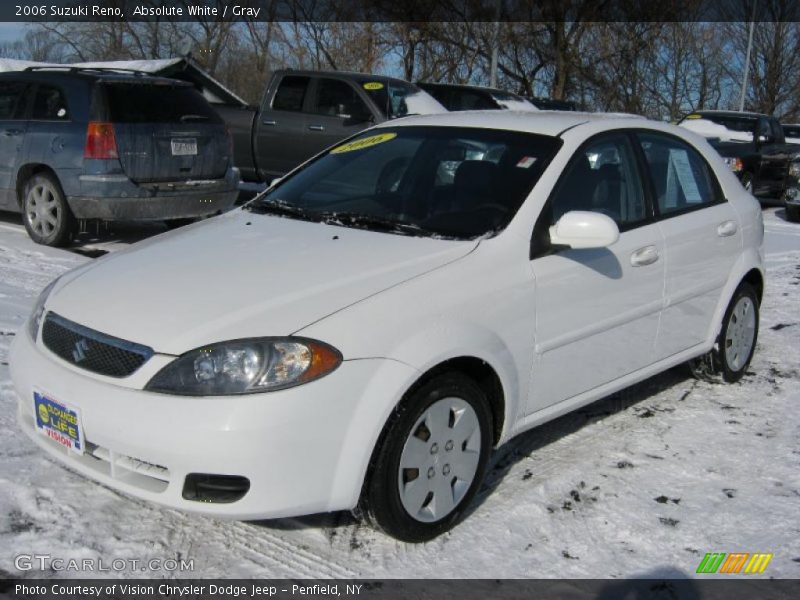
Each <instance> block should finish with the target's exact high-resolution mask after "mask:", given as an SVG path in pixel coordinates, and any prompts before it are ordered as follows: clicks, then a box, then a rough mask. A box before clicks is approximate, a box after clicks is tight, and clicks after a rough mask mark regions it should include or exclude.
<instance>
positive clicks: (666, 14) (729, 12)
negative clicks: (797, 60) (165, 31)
mask: <svg viewBox="0 0 800 600" xmlns="http://www.w3.org/2000/svg"><path fill="white" fill-rule="evenodd" d="M754 3H755V9H754ZM751 20H755V21H759V22H767V21H771V22H778V21H800V2H797V1H796V0H659V1H657V2H656V1H654V0H50V1H49V2H46V1H38V2H37V1H33V0H16V1H15V0H4V1H3V2H2V3H0V21H4V22H41V21H48V22H63V21H81V22H87V21H129V22H137V21H233V22H236V21H262V22H264V21H288V22H292V21H294V22H301V21H320V22H322V21H325V22H334V21H341V22H344V21H349V22H356V21H357V22H368V21H372V22H387V21H392V22H412V23H424V22H453V21H469V22H480V21H483V22H490V21H525V22H564V21H566V22H572V21H583V22H626V21H630V22H697V21H706V22H711V21H751Z"/></svg>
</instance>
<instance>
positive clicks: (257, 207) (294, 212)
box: [243, 198, 311, 220]
mask: <svg viewBox="0 0 800 600" xmlns="http://www.w3.org/2000/svg"><path fill="white" fill-rule="evenodd" d="M243 208H244V209H245V210H249V211H250V212H254V213H256V214H270V215H280V216H282V217H294V218H296V219H305V220H310V219H311V215H309V213H307V212H306V211H305V209H302V208H300V207H299V206H296V205H294V204H290V203H289V202H286V201H285V200H281V199H279V198H277V199H275V200H261V201H260V202H251V203H249V204H246V205H245V206H244V207H243Z"/></svg>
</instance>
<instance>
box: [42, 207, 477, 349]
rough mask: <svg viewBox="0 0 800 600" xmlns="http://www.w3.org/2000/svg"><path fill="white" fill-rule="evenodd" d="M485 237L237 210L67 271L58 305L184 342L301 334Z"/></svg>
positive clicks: (127, 330) (115, 328) (152, 337)
mask: <svg viewBox="0 0 800 600" xmlns="http://www.w3.org/2000/svg"><path fill="white" fill-rule="evenodd" d="M477 244H478V242H477V241H450V240H437V239H433V238H425V237H409V236H402V235H395V234H390V233H378V232H372V231H366V230H362V229H352V228H345V227H338V226H334V225H325V224H321V223H312V222H307V221H298V220H293V219H288V218H282V217H277V216H271V215H263V214H254V213H250V212H247V211H243V210H236V211H233V212H231V213H228V214H226V215H222V216H220V217H216V218H214V219H210V220H207V221H203V222H201V223H197V224H195V225H191V226H189V227H185V228H183V229H179V230H177V231H174V232H171V233H168V234H163V235H161V236H157V237H156V238H151V239H150V240H147V241H144V242H141V243H139V244H137V245H135V246H133V247H131V248H130V249H126V250H123V251H121V252H117V253H114V254H112V255H109V256H107V257H104V258H102V259H100V260H98V261H95V262H94V263H92V264H91V265H90V266H88V267H84V268H81V269H79V270H78V271H76V272H75V273H74V274H70V275H67V276H65V277H64V282H63V283H62V284H61V285H59V286H58V287H57V288H56V289H55V290H54V292H53V293H52V294H51V296H50V298H49V299H48V301H47V307H46V308H47V310H52V311H54V312H56V313H58V314H60V315H61V316H63V317H65V318H67V319H70V320H71V321H74V322H76V323H80V324H81V325H84V326H86V327H90V328H92V329H95V330H97V331H100V332H103V333H106V334H109V335H112V336H116V337H119V338H122V339H125V340H129V341H132V342H137V343H140V344H145V345H147V346H150V347H152V348H153V349H154V350H155V351H156V352H160V353H164V354H182V353H183V352H187V351H189V350H191V349H194V348H196V347H198V346H202V345H205V344H208V343H211V342H216V341H223V340H231V339H237V338H246V337H259V336H282V335H289V334H291V333H293V332H295V331H298V330H299V329H302V328H303V327H305V326H307V325H309V324H311V323H313V322H315V321H318V320H320V319H322V318H324V317H326V316H328V315H330V314H331V313H334V312H337V311H338V310H341V309H342V308H344V307H346V306H349V305H351V304H353V303H355V302H358V301H359V300H362V299H364V298H366V297H368V296H371V295H374V294H377V293H378V292H381V291H383V290H386V289H387V288H389V287H391V286H394V285H397V284H398V283H401V282H403V281H407V280H409V279H411V278H413V277H417V276H419V275H421V274H423V273H426V272H428V271H431V270H433V269H436V268H437V267H441V266H442V265H445V264H447V263H449V262H452V261H454V260H457V259H458V258H461V257H463V256H465V255H467V254H469V252H470V251H472V249H473V248H475V246H476V245H477Z"/></svg>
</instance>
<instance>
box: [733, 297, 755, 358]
mask: <svg viewBox="0 0 800 600" xmlns="http://www.w3.org/2000/svg"><path fill="white" fill-rule="evenodd" d="M755 333H756V310H755V306H754V305H753V301H752V300H751V299H750V298H748V297H742V298H739V301H738V302H737V303H736V305H735V306H734V307H733V310H732V311H731V316H730V319H729V321H728V327H727V329H726V331H725V361H726V363H727V364H728V368H729V369H731V370H732V371H739V370H741V369H742V367H743V366H744V364H745V363H746V362H747V359H748V358H749V357H750V352H751V350H752V349H753V342H754V340H755Z"/></svg>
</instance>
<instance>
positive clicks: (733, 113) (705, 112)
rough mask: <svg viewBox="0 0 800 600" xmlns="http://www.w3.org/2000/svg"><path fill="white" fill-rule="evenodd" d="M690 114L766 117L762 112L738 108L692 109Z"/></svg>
mask: <svg viewBox="0 0 800 600" xmlns="http://www.w3.org/2000/svg"><path fill="white" fill-rule="evenodd" d="M689 114H692V115H708V116H709V117H712V116H717V117H746V118H756V117H766V116H768V115H765V114H764V113H757V112H748V111H742V112H739V111H738V110H695V111H692V112H691V113H689Z"/></svg>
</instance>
